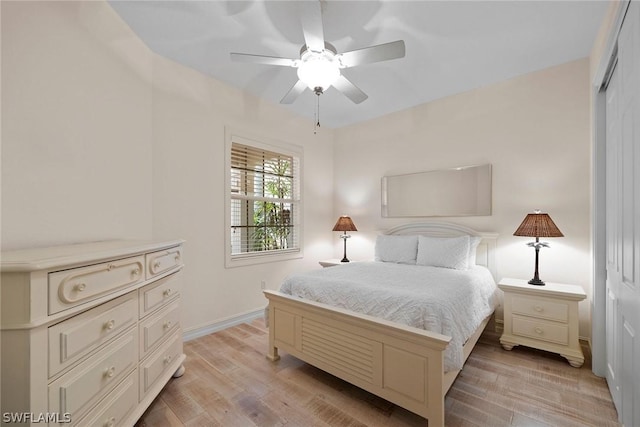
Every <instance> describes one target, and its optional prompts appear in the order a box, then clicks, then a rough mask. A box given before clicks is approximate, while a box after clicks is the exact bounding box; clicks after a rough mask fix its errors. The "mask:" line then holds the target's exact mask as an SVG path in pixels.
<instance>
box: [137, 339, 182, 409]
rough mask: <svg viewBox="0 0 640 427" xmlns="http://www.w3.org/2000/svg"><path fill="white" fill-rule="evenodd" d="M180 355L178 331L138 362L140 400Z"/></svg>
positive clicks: (180, 345) (180, 347)
mask: <svg viewBox="0 0 640 427" xmlns="http://www.w3.org/2000/svg"><path fill="white" fill-rule="evenodd" d="M181 355H182V336H181V335H180V333H179V332H176V333H175V334H174V335H172V336H171V338H169V340H168V341H167V342H165V343H164V344H163V345H162V346H161V347H160V348H158V350H156V351H155V352H154V353H153V354H152V355H151V356H150V357H149V358H148V359H147V360H146V361H144V362H143V363H141V364H140V369H139V372H140V400H142V399H143V398H144V396H145V394H147V392H148V391H149V390H150V389H151V388H152V387H153V386H154V384H155V383H156V381H158V380H159V379H160V378H161V377H162V374H164V373H165V372H167V370H168V369H175V367H173V366H172V365H173V362H174V361H175V360H177V359H178V358H180V356H181Z"/></svg>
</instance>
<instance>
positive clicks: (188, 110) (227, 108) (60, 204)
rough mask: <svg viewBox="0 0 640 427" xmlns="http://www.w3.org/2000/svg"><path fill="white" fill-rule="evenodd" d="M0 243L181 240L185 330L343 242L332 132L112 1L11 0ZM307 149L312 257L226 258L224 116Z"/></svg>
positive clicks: (212, 319)
mask: <svg viewBox="0 0 640 427" xmlns="http://www.w3.org/2000/svg"><path fill="white" fill-rule="evenodd" d="M1 7H2V88H3V93H2V112H3V117H2V119H3V128H2V249H4V250H6V249H16V248H24V247H29V246H42V245H52V244H62V243H70V242H81V241H91V240H99V239H110V238H142V239H145V238H157V239H164V238H171V239H173V238H183V239H186V240H187V243H186V246H185V250H186V253H185V263H186V267H185V269H184V277H185V283H186V287H185V290H184V302H185V309H184V311H183V320H184V327H185V330H186V331H187V332H188V331H190V330H192V329H194V328H199V327H207V326H209V325H213V324H216V323H217V322H220V321H223V320H225V319H228V318H229V317H233V316H238V315H241V314H243V313H247V312H251V311H255V310H260V309H262V308H263V307H264V305H265V304H266V300H265V299H264V297H263V296H262V293H261V288H260V282H261V281H263V280H264V281H266V283H267V287H268V288H272V289H275V288H277V287H278V285H279V283H280V282H281V281H282V279H283V278H284V276H285V275H287V274H289V273H291V272H293V271H301V270H306V269H310V268H319V265H318V264H317V260H318V259H322V258H327V257H329V256H330V255H331V253H332V247H331V243H330V242H331V237H332V233H331V231H330V230H331V227H332V226H333V221H334V218H333V209H332V176H333V169H332V159H333V152H332V139H333V134H332V132H331V131H330V130H323V131H322V132H320V133H319V134H317V135H314V134H313V131H312V130H313V125H312V123H311V122H310V121H306V120H302V119H299V118H296V117H294V116H292V115H291V114H290V113H288V112H287V111H286V110H284V109H282V108H280V107H278V106H272V105H265V104H263V103H262V102H261V101H259V100H258V99H256V98H254V97H252V96H249V95H247V94H244V93H243V92H241V91H239V90H236V89H232V88H229V87H227V86H225V85H223V84H220V83H218V82H216V81H215V80H213V79H210V78H207V77H204V76H203V75H202V74H199V73H197V72H195V71H192V70H190V69H187V68H185V67H182V66H179V65H177V64H175V63H173V62H171V61H168V60H165V59H163V58H159V57H157V56H156V55H155V54H152V53H151V52H150V51H149V49H148V48H147V47H146V46H145V45H143V44H142V42H141V41H140V40H139V39H138V38H137V37H136V36H135V35H134V34H133V33H132V32H131V30H130V29H129V27H128V26H127V25H126V24H125V23H124V22H123V21H122V20H121V19H120V18H119V16H118V15H117V14H116V13H115V12H114V11H113V10H112V9H111V7H110V6H109V5H108V4H106V3H102V2H38V3H36V2H16V3H13V2H4V1H3V2H2V3H1ZM225 126H232V127H233V129H235V130H236V131H238V132H240V133H244V134H246V135H248V136H256V137H267V138H269V139H278V140H281V141H283V142H287V143H290V144H298V145H300V146H302V147H303V149H304V161H305V163H304V166H305V168H304V176H303V184H304V197H305V199H304V200H303V203H304V209H305V211H304V221H305V228H304V236H303V238H304V243H305V257H304V258H303V259H298V260H293V261H283V262H276V263H271V264H260V265H255V266H251V267H241V268H233V269H225V268H224V233H225V232H226V230H225V229H224V198H225V194H226V193H225V189H224V156H225V151H224V150H225V148H224V147H225V146H224V127H225Z"/></svg>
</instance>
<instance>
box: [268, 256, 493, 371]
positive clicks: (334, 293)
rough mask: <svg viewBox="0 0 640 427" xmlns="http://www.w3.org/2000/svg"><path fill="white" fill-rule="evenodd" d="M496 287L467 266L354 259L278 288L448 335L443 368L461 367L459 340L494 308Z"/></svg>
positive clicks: (298, 276) (480, 271)
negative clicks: (407, 263) (430, 265)
mask: <svg viewBox="0 0 640 427" xmlns="http://www.w3.org/2000/svg"><path fill="white" fill-rule="evenodd" d="M496 290H497V286H496V284H495V281H494V280H493V277H492V276H491V273H490V272H489V270H487V269H486V268H484V267H481V266H476V267H474V268H471V269H469V270H453V269H448V268H438V267H427V266H420V265H404V264H394V263H385V262H354V263H349V264H344V265H339V266H336V267H330V268H325V269H322V270H313V271H309V272H307V273H301V274H295V275H292V276H289V277H288V278H287V279H285V281H284V282H283V284H282V286H281V288H280V291H281V292H283V293H286V294H289V295H293V296H297V297H300V298H305V299H310V300H313V301H317V302H321V303H325V304H329V305H332V306H337V307H342V308H345V309H348V310H352V311H355V312H358V313H363V314H368V315H371V316H376V317H381V318H384V319H387V320H390V321H393V322H397V323H402V324H405V325H409V326H413V327H416V328H421V329H425V330H428V331H433V332H438V333H441V334H444V335H448V336H450V337H451V338H452V339H451V342H450V344H449V346H448V347H447V349H446V351H445V371H450V370H457V369H461V368H462V364H463V353H462V345H463V344H464V343H465V342H466V341H467V339H468V338H469V337H470V336H471V335H472V334H473V332H474V331H475V330H476V329H477V328H478V326H479V325H480V323H481V322H482V320H484V319H485V318H486V317H487V316H489V315H490V314H491V313H493V311H494V309H495V307H496V305H497V299H496Z"/></svg>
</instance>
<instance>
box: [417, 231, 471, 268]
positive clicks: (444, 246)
mask: <svg viewBox="0 0 640 427" xmlns="http://www.w3.org/2000/svg"><path fill="white" fill-rule="evenodd" d="M469 242H470V239H469V236H460V237H427V236H418V256H417V259H416V264H418V265H428V266H431V267H445V268H454V269H456V270H466V269H467V268H468V267H469V246H470V243H469Z"/></svg>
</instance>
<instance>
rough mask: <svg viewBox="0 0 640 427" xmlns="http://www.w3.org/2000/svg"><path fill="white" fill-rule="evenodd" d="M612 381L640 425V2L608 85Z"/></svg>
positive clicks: (628, 415) (620, 405)
mask: <svg viewBox="0 0 640 427" xmlns="http://www.w3.org/2000/svg"><path fill="white" fill-rule="evenodd" d="M606 155H607V165H606V167H607V174H606V179H607V185H606V191H607V210H606V213H607V231H606V232H607V297H608V298H607V368H608V372H607V381H608V382H609V387H610V389H611V394H612V396H613V399H614V402H615V404H616V407H617V409H618V415H619V418H620V421H622V424H623V425H624V426H627V427H631V426H640V404H639V402H640V2H638V1H632V2H631V4H630V6H629V9H628V10H627V15H626V17H625V20H624V22H623V24H622V28H621V30H620V35H619V37H618V63H617V65H616V68H615V70H614V72H613V75H612V78H611V81H610V83H609V86H608V88H607V153H606Z"/></svg>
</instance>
